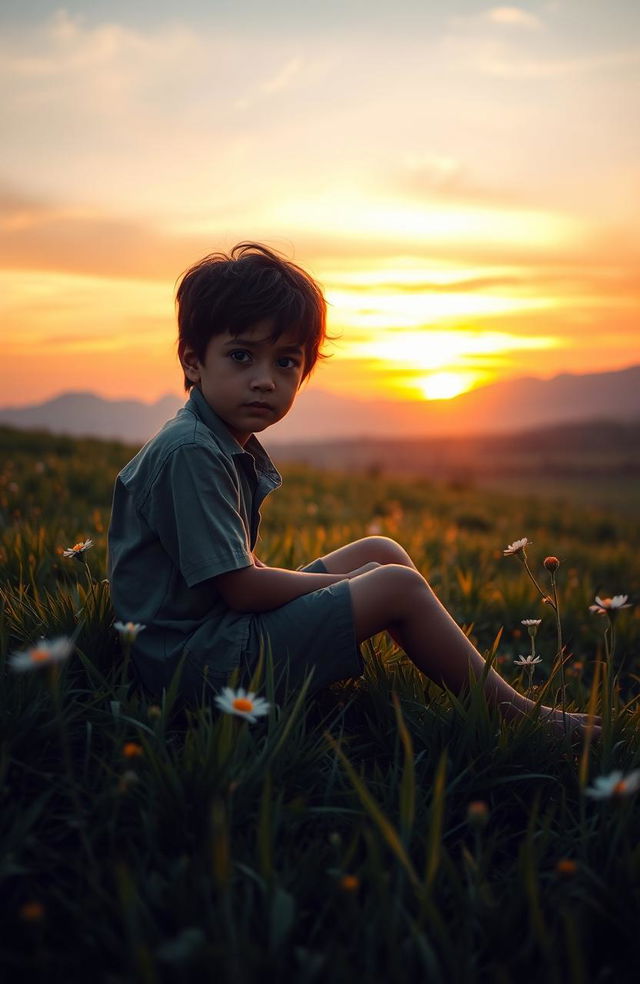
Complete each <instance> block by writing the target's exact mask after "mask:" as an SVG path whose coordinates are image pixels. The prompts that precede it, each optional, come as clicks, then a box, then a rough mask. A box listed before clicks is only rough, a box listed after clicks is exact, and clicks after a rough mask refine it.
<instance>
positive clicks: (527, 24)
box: [486, 7, 542, 29]
mask: <svg viewBox="0 0 640 984" xmlns="http://www.w3.org/2000/svg"><path fill="white" fill-rule="evenodd" d="M486 17H487V19H488V20H489V21H491V23H492V24H501V25H505V26H507V27H524V28H528V29H531V28H533V29H537V28H539V27H542V21H541V20H539V18H538V17H535V16H534V15H533V14H530V13H529V12H528V11H526V10H522V9H521V8H520V7H492V8H491V10H488V11H487V13H486Z"/></svg>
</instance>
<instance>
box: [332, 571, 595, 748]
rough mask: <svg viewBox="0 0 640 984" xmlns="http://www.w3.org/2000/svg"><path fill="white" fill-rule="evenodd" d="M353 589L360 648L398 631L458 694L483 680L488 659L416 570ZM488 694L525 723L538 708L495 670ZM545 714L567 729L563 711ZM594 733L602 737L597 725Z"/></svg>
mask: <svg viewBox="0 0 640 984" xmlns="http://www.w3.org/2000/svg"><path fill="white" fill-rule="evenodd" d="M349 588H350V590H351V598H352V602H353V611H354V618H355V628H356V635H357V638H358V641H359V642H362V641H364V640H365V639H368V638H370V637H371V636H372V635H376V634H377V633H378V632H384V631H386V630H389V631H392V633H393V635H394V638H396V639H397V640H398V642H399V644H400V645H401V646H402V648H403V649H404V651H405V652H406V654H407V656H408V657H409V659H411V660H412V661H413V662H414V663H415V664H416V666H417V667H418V668H419V669H420V670H422V672H423V673H425V674H426V675H427V676H428V677H431V679H433V680H435V682H436V683H443V684H445V685H446V686H447V687H448V688H449V689H450V690H452V691H453V692H454V693H460V692H461V691H463V690H464V689H465V688H466V687H467V686H468V683H469V674H470V671H471V674H472V675H473V676H475V677H476V678H480V677H481V676H482V673H483V671H484V669H485V661H484V659H483V657H482V656H481V654H480V653H479V652H478V650H477V649H476V648H475V646H473V645H472V644H471V642H469V640H468V639H467V637H466V636H465V634H464V632H463V631H462V629H461V628H460V627H459V626H458V625H457V624H456V622H455V621H454V620H453V618H452V617H451V615H450V614H449V613H448V611H447V610H446V608H445V607H444V606H443V605H442V604H441V603H440V602H439V601H438V599H437V598H436V596H435V595H434V593H433V591H432V590H431V588H430V587H429V585H428V584H427V582H426V581H425V579H424V578H423V577H422V575H421V574H419V573H417V572H416V571H415V570H412V569H410V568H408V567H405V566H402V565H388V566H384V567H380V568H376V569H375V570H372V571H369V572H368V573H366V574H362V575H360V576H359V577H354V578H353V579H352V580H351V581H350V582H349ZM484 690H485V694H486V697H487V700H488V701H489V702H490V703H491V704H494V705H496V706H497V707H498V709H499V710H500V712H501V713H502V715H503V716H504V717H505V718H514V717H520V716H522V715H523V714H526V713H528V712H529V711H531V710H532V709H533V708H534V706H535V704H534V702H533V701H531V700H529V699H528V698H526V697H524V696H523V695H522V694H519V693H518V692H517V690H514V689H513V687H511V686H509V684H508V683H507V682H506V680H503V679H502V677H501V676H500V675H499V674H498V673H496V671H495V670H493V669H490V670H489V672H488V674H487V676H486V680H485V684H484ZM542 712H543V713H544V714H546V715H548V717H549V719H550V721H551V722H552V723H554V724H556V723H557V724H559V726H560V727H561V726H562V723H563V716H562V711H561V710H559V709H552V708H542ZM567 718H568V719H569V725H570V727H572V728H573V727H576V726H579V727H583V726H584V723H585V715H581V714H573V713H572V714H569V715H567ZM594 731H596V732H597V731H599V728H598V727H597V725H596V726H595V727H594Z"/></svg>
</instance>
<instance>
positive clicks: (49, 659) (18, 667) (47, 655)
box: [9, 636, 73, 673]
mask: <svg viewBox="0 0 640 984" xmlns="http://www.w3.org/2000/svg"><path fill="white" fill-rule="evenodd" d="M72 651H73V643H72V641H71V639H68V638H67V637H66V636H60V638H59V639H53V640H52V641H51V642H47V641H46V639H41V640H40V642H39V643H37V645H35V646H31V648H30V649H26V650H24V652H20V653H13V654H12V655H11V656H10V657H9V665H10V667H11V669H12V670H15V671H16V672H17V673H25V672H27V671H28V670H36V669H38V667H39V666H52V665H53V664H55V663H62V662H63V661H64V660H65V659H67V657H68V656H69V655H70V654H71V652H72Z"/></svg>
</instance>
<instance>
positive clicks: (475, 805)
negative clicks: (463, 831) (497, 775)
mask: <svg viewBox="0 0 640 984" xmlns="http://www.w3.org/2000/svg"><path fill="white" fill-rule="evenodd" d="M467 823H468V824H469V826H470V827H475V828H476V830H482V828H483V827H486V826H487V824H488V823H489V807H488V806H487V804H486V803H485V802H484V800H473V802H471V803H469V805H468V807H467Z"/></svg>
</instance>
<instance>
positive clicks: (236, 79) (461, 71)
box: [0, 0, 640, 406]
mask: <svg viewBox="0 0 640 984" xmlns="http://www.w3.org/2000/svg"><path fill="white" fill-rule="evenodd" d="M0 87H1V89H2V92H3V100H2V104H1V106H0V132H1V133H2V154H1V155H0V336H1V338H0V340H1V349H2V359H1V360H0V405H4V406H9V405H13V406H20V405H25V404H31V403H36V402H41V401H43V400H46V399H48V398H50V397H52V396H55V395H57V394H59V393H62V392H68V391H71V390H75V391H78V390H85V391H86V390H91V391H93V392H95V393H98V394H100V395H102V396H105V397H108V398H111V399H120V398H131V397H134V398H137V399H140V400H144V401H145V402H152V401H154V400H156V399H158V398H159V397H161V396H162V395H164V394H167V393H180V391H181V379H182V377H181V373H180V371H179V366H178V363H177V357H176V352H175V336H176V328H175V313H174V293H175V285H176V280H177V278H178V277H179V275H180V273H181V272H183V271H184V270H185V269H186V268H187V267H188V266H189V265H190V264H191V263H192V262H194V261H195V260H196V259H198V258H199V257H201V256H203V255H204V254H206V253H209V252H212V251H217V250H227V249H229V248H231V247H232V246H233V245H234V244H235V243H236V242H239V241H242V240H258V241H261V242H265V243H267V244H268V245H270V246H272V247H274V248H276V249H278V250H280V251H281V252H282V253H284V255H285V256H287V257H288V258H290V259H293V260H294V261H295V262H296V263H298V264H300V265H302V266H303V267H305V269H308V270H309V272H310V273H311V274H312V275H313V276H314V277H315V278H316V279H317V280H318V281H319V282H320V283H321V285H322V286H323V288H324V290H325V294H326V297H327V300H328V303H329V330H330V332H331V334H332V335H333V336H335V338H334V341H333V342H332V343H331V345H330V346H329V348H328V351H329V352H330V354H331V356H332V357H331V358H330V359H328V360H326V361H325V362H323V363H322V364H321V365H320V366H319V368H318V369H317V371H316V373H315V374H314V376H313V377H312V380H311V382H310V384H309V386H310V387H317V388H319V389H322V390H325V391H329V392H333V393H339V394H341V395H348V396H352V397H354V398H358V397H360V398H367V399H370V398H371V397H372V396H375V395H380V396H381V397H384V398H385V399H398V400H407V401H414V400H425V399H444V398H448V397H451V396H455V395H456V394H457V393H459V392H461V391H464V390H466V389H468V388H470V387H474V386H478V385H484V384H487V383H491V382H493V381H495V380H497V379H506V378H515V377H519V376H539V377H542V378H549V377H552V376H553V375H556V374H558V373H561V372H576V373H588V372H598V371H602V370H610V369H618V368H623V367H626V366H630V365H634V364H638V363H640V325H639V323H638V310H639V301H640V276H639V272H638V271H639V269H640V267H639V259H640V221H639V219H640V118H639V117H640V4H638V3H637V2H636V0H539V2H537V0H530V2H526V3H525V2H522V3H518V4H514V5H511V4H505V5H499V4H497V5H492V4H491V3H490V2H489V3H482V2H476V0H446V2H445V0H430V2H427V0H395V2H394V3H389V2H387V3H384V4H383V5H377V4H376V5H374V4H372V3H371V0H344V2H342V3H339V2H337V0H324V2H323V3H322V4H301V3H300V2H299V0H270V2H268V3H267V2H260V0H244V2H243V3H242V4H238V3H232V2H231V0H229V2H221V0H210V2H204V0H182V2H181V3H180V4H176V3H168V2H166V0H153V2H151V0H138V2H136V3H135V4H131V3H130V2H129V0H128V2H126V3H125V2H121V0H95V2H91V0H85V2H80V0H75V2H69V3H66V4H65V5H62V6H61V5H59V4H57V3H49V2H46V0H4V3H3V4H2V8H1V11H0Z"/></svg>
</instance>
